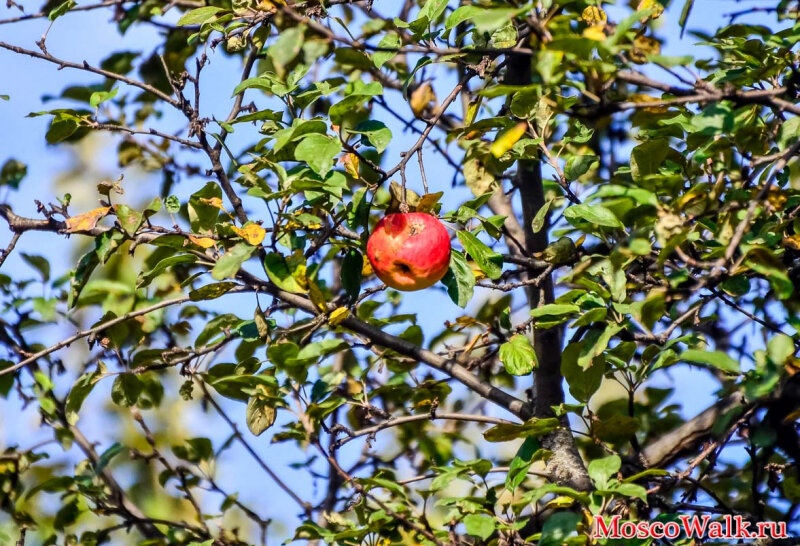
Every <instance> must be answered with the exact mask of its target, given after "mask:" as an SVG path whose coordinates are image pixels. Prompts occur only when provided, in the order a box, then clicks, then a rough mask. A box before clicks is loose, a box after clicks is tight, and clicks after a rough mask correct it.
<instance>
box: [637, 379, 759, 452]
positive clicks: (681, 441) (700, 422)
mask: <svg viewBox="0 0 800 546" xmlns="http://www.w3.org/2000/svg"><path fill="white" fill-rule="evenodd" d="M737 409H738V410H739V412H742V411H744V409H745V407H744V396H743V395H741V394H740V393H736V394H732V395H731V396H729V397H727V398H723V399H722V400H720V401H719V402H717V403H716V404H714V405H713V406H711V407H709V408H708V409H706V410H705V411H703V412H701V413H700V414H698V415H697V416H695V417H694V418H692V419H690V420H689V421H687V422H685V423H684V424H683V425H681V426H679V427H678V428H676V429H675V430H673V431H671V432H668V433H666V434H664V435H662V436H660V437H659V438H658V439H657V440H656V441H655V442H653V443H651V444H649V445H648V446H646V447H645V448H644V449H643V450H642V457H643V458H644V462H645V464H646V465H647V466H648V467H652V468H664V467H667V466H669V465H671V464H672V463H674V462H675V461H677V460H678V459H679V458H680V457H682V456H683V455H685V454H686V453H690V452H693V451H696V450H697V448H698V447H699V446H700V445H702V444H703V442H705V441H706V440H708V438H709V436H710V434H711V430H712V428H713V427H714V424H715V423H716V422H717V420H719V418H720V417H721V416H722V415H724V414H726V413H728V412H730V411H732V410H737ZM737 415H738V414H737Z"/></svg>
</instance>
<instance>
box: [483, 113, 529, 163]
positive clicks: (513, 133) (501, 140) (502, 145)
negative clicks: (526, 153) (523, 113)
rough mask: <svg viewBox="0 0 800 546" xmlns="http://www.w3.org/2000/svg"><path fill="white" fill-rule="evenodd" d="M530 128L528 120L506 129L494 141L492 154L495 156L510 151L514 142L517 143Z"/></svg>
mask: <svg viewBox="0 0 800 546" xmlns="http://www.w3.org/2000/svg"><path fill="white" fill-rule="evenodd" d="M527 128H528V124H527V122H524V121H520V122H519V123H517V124H516V125H515V126H513V127H511V128H509V129H506V130H505V131H503V132H502V133H500V134H499V135H497V138H496V139H495V140H494V142H493V143H492V148H491V152H492V155H493V156H495V157H500V156H501V155H503V154H504V153H506V152H507V151H509V150H510V149H511V148H512V147H513V146H514V144H516V143H517V141H518V140H519V139H521V138H522V136H523V135H524V134H525V131H526V130H527Z"/></svg>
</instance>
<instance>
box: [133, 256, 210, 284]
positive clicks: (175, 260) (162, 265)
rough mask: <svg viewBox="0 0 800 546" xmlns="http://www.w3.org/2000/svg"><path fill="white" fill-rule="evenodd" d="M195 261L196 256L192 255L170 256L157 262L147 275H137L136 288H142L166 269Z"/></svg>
mask: <svg viewBox="0 0 800 546" xmlns="http://www.w3.org/2000/svg"><path fill="white" fill-rule="evenodd" d="M196 261H197V256H194V255H193V254H179V255H177V256H170V257H168V258H164V259H163V260H161V261H160V262H158V263H157V264H156V265H155V267H153V269H151V270H150V271H148V272H147V273H139V278H138V279H137V281H136V288H143V287H145V286H147V285H149V284H150V283H151V282H153V279H155V278H156V277H158V276H159V275H161V274H162V273H164V272H165V271H166V270H167V269H168V268H170V267H172V266H174V265H178V264H191V263H194V262H196Z"/></svg>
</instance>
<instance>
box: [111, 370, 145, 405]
mask: <svg viewBox="0 0 800 546" xmlns="http://www.w3.org/2000/svg"><path fill="white" fill-rule="evenodd" d="M143 389H144V385H143V384H142V382H141V381H140V380H139V378H138V377H137V376H136V375H134V374H132V373H121V374H120V375H118V376H117V378H116V379H115V380H114V384H113V385H112V386H111V400H112V401H113V402H114V403H115V404H117V405H118V406H122V407H123V408H129V407H131V406H134V405H136V402H137V401H138V400H139V395H140V394H141V393H142V390H143Z"/></svg>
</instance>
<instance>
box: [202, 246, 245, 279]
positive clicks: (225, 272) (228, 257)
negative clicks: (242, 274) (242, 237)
mask: <svg viewBox="0 0 800 546" xmlns="http://www.w3.org/2000/svg"><path fill="white" fill-rule="evenodd" d="M254 250H255V247H253V246H251V245H249V244H247V243H238V244H236V245H234V246H233V248H230V249H228V251H227V252H226V253H225V254H223V256H222V257H221V258H220V259H219V260H217V263H216V264H215V265H214V269H212V270H211V276H212V277H213V278H214V280H217V281H221V280H222V279H228V278H232V277H235V276H236V274H237V273H238V272H239V269H241V267H242V264H243V263H244V262H245V261H246V260H247V259H248V258H249V257H250V255H251V254H252V253H253V251H254Z"/></svg>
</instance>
